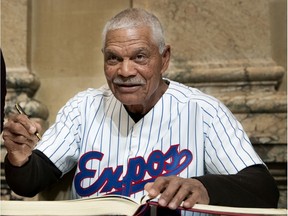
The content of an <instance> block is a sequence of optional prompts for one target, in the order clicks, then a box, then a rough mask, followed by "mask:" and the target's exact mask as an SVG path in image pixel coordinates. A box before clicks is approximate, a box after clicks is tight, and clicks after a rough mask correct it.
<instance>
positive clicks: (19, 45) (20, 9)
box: [1, 0, 48, 199]
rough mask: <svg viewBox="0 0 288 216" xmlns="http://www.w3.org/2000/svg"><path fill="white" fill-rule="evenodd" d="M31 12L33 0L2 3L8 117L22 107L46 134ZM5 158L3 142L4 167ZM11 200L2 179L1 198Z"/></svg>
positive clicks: (14, 0) (8, 0)
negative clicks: (34, 65)
mask: <svg viewBox="0 0 288 216" xmlns="http://www.w3.org/2000/svg"><path fill="white" fill-rule="evenodd" d="M30 9H31V1H30V0H1V49H2V51H3V56H4V59H5V63H6V71H7V77H6V79H7V80H6V82H7V86H6V87H7V95H6V99H5V117H7V116H9V115H10V114H11V113H15V112H16V109H15V107H14V106H15V103H20V105H21V106H22V107H23V109H24V111H25V112H26V113H27V115H29V117H30V118H32V119H34V120H35V121H37V122H39V123H40V124H41V125H42V129H43V131H44V130H45V129H46V128H47V126H48V125H47V121H46V119H47V118H48V109H47V108H46V106H45V105H44V104H43V103H41V102H40V101H38V100H35V99H34V98H33V96H34V95H35V93H36V91H37V90H38V89H39V87H40V81H39V78H38V77H37V76H36V75H35V74H34V73H33V71H32V69H31V64H30V63H31V55H30V53H31V49H30V48H31V44H30V42H31V41H30V36H31V35H30V34H31V31H30V30H31V17H30V14H31V11H30ZM43 131H40V133H42V132H43ZM1 140H2V139H1ZM5 154H6V150H5V148H4V147H3V144H2V141H1V163H2V162H3V160H4V156H5ZM1 167H3V166H1ZM1 175H3V171H1ZM11 196H13V195H11V194H10V192H9V188H8V187H7V186H6V184H5V180H4V179H3V178H2V177H1V198H3V199H10V198H11Z"/></svg>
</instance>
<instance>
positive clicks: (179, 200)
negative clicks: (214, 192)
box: [145, 176, 209, 209]
mask: <svg viewBox="0 0 288 216" xmlns="http://www.w3.org/2000/svg"><path fill="white" fill-rule="evenodd" d="M145 190H146V191H147V192H148V194H149V196H151V197H156V196H157V195H158V194H160V193H161V196H160V198H159V200H158V203H159V205H161V206H167V207H169V208H170V209H176V208H177V207H178V206H180V205H183V207H184V208H191V207H193V206H194V205H195V204H196V203H202V204H208V203H209V196H208V192H207V190H206V188H205V187H204V186H203V184H202V183H201V182H200V181H198V180H196V179H190V178H188V179H186V178H180V177H177V176H168V177H158V178H157V179H156V180H155V182H154V183H148V184H146V185H145Z"/></svg>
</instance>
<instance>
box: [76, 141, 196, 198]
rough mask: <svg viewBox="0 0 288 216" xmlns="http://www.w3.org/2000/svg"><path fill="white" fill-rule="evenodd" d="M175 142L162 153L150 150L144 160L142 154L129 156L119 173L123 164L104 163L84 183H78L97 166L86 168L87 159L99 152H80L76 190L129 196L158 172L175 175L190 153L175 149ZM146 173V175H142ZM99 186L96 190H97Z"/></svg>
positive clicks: (95, 157)
mask: <svg viewBox="0 0 288 216" xmlns="http://www.w3.org/2000/svg"><path fill="white" fill-rule="evenodd" d="M178 147H179V145H172V146H171V147H170V148H169V149H168V150H167V152H166V153H163V152H162V151H160V150H155V151H153V152H151V154H150V155H149V157H148V158H147V161H145V159H144V158H143V157H135V158H130V159H129V161H128V168H127V171H126V173H125V175H123V176H124V177H123V178H122V179H121V180H120V178H121V176H122V174H123V166H122V165H118V166H117V167H116V168H115V167H107V168H105V169H104V170H103V171H102V173H101V174H100V175H99V177H98V178H97V180H96V181H94V182H92V183H91V184H90V185H89V186H88V187H82V184H81V182H82V181H83V180H85V179H92V178H94V176H95V174H96V172H97V170H94V169H88V168H87V167H86V164H87V163H88V162H89V161H91V160H99V161H101V160H102V158H103V156H104V155H103V153H101V152H98V151H90V152H87V153H86V154H84V155H83V156H82V157H81V158H80V160H79V164H78V166H79V172H78V173H77V174H76V176H75V179H74V186H75V189H76V191H77V193H78V194H79V195H80V196H82V197H84V196H90V195H92V194H94V193H96V192H100V193H109V192H111V191H113V194H122V195H125V196H130V195H131V194H134V193H136V192H138V191H141V190H143V188H144V185H145V184H146V183H147V182H151V181H154V180H155V178H157V177H158V176H170V175H177V174H179V173H180V172H181V171H182V170H184V169H185V168H186V167H187V166H188V165H189V164H190V163H191V161H192V153H191V152H190V151H189V150H188V149H184V150H181V151H178ZM146 174H148V175H149V176H150V178H148V179H147V178H146V179H144V176H145V175H146ZM99 190H100V191H99Z"/></svg>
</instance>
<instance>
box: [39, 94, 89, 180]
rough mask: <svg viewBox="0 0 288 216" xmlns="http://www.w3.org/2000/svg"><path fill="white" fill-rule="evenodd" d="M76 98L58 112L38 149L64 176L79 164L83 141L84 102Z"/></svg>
mask: <svg viewBox="0 0 288 216" xmlns="http://www.w3.org/2000/svg"><path fill="white" fill-rule="evenodd" d="M79 98H80V97H78V96H75V97H74V98H72V99H70V100H69V101H68V102H67V103H66V104H65V106H63V107H62V108H61V110H60V111H59V112H58V114H57V117H56V121H55V123H54V124H53V125H52V126H51V127H50V128H49V129H48V130H47V131H46V132H45V133H44V135H43V137H42V139H41V141H40V142H39V144H38V145H37V147H36V149H38V150H39V151H41V152H43V154H45V155H46V156H47V157H48V158H49V159H50V160H51V161H52V162H53V163H54V164H55V166H56V167H57V168H58V169H59V170H61V172H62V173H63V175H64V174H65V173H67V172H69V171H70V170H71V169H72V168H73V167H74V166H75V164H76V163H77V160H78V157H79V148H80V147H79V143H80V141H81V111H80V106H81V104H82V102H83V100H80V99H79Z"/></svg>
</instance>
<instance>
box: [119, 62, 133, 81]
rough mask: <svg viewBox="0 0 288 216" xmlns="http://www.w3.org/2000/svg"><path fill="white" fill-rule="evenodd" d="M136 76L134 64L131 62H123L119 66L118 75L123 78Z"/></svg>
mask: <svg viewBox="0 0 288 216" xmlns="http://www.w3.org/2000/svg"><path fill="white" fill-rule="evenodd" d="M135 74H136V70H135V68H134V64H133V62H132V61H131V60H123V61H122V63H121V66H120V67H119V69H118V75H121V76H123V77H129V76H133V75H135Z"/></svg>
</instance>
